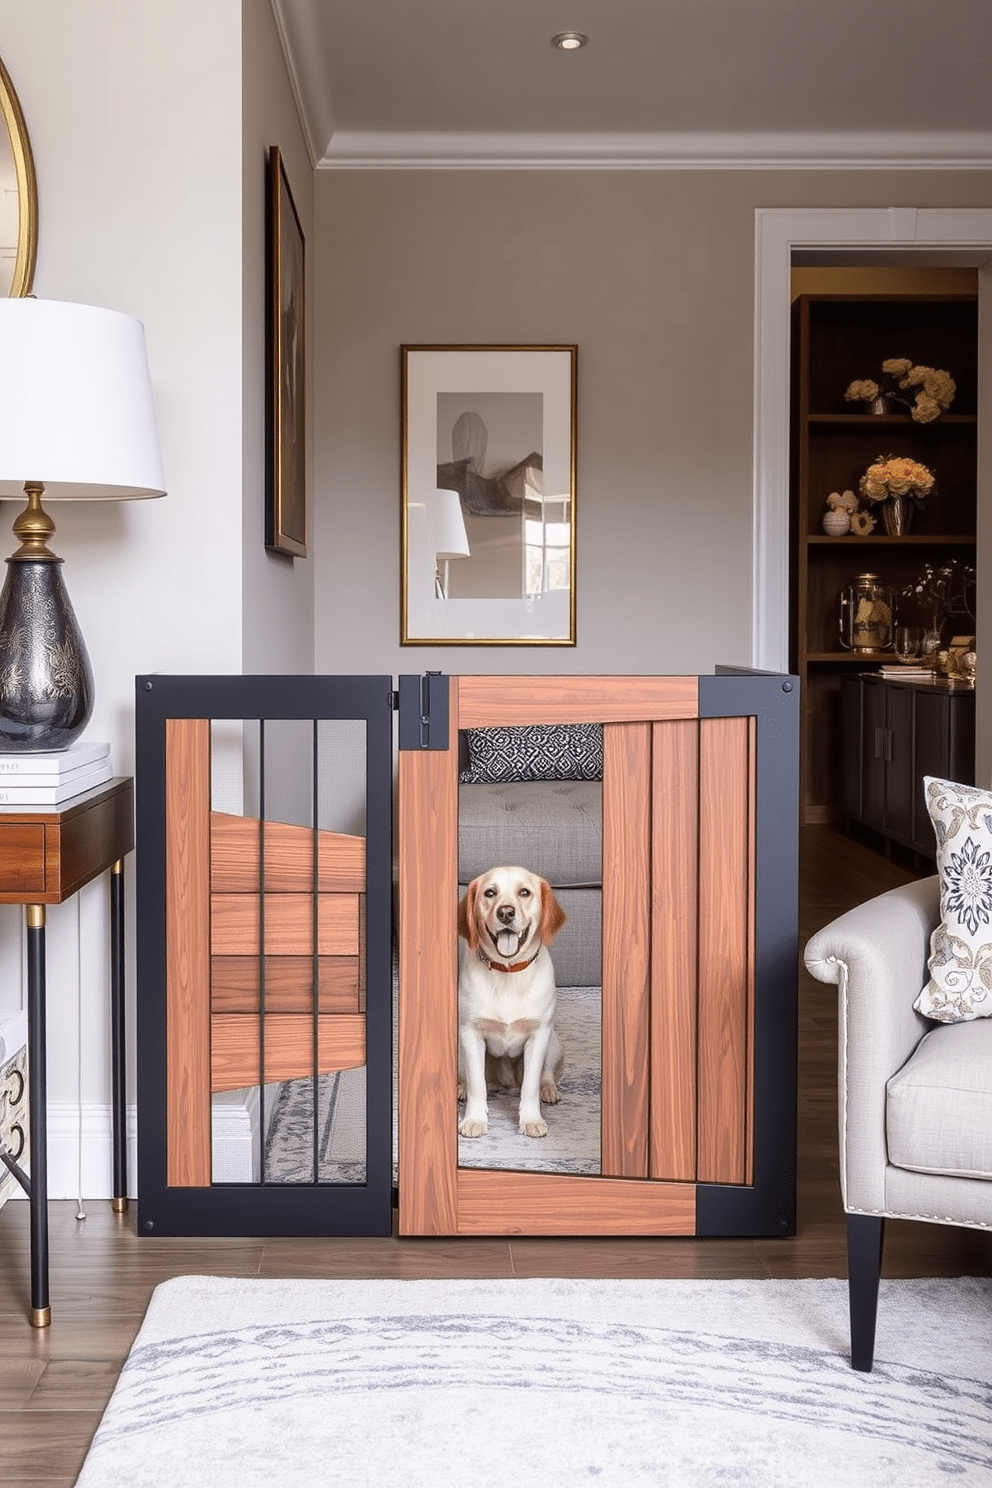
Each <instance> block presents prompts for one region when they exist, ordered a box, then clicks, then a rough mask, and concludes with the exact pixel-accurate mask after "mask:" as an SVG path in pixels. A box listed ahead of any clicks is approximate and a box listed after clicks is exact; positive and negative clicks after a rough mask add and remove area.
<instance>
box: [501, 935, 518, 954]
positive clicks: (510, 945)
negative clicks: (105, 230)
mask: <svg viewBox="0 0 992 1488" xmlns="http://www.w3.org/2000/svg"><path fill="white" fill-rule="evenodd" d="M519 944H520V937H519V935H518V934H517V932H516V931H515V930H501V931H500V932H499V934H498V935H497V937H496V949H497V950H498V951H499V953H500V955H501V956H515V955H516V952H517V946H518V945H519Z"/></svg>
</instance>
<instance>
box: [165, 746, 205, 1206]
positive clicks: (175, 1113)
mask: <svg viewBox="0 0 992 1488" xmlns="http://www.w3.org/2000/svg"><path fill="white" fill-rule="evenodd" d="M165 739H166V755H165V843H166V850H165V860H166V871H165V879H166V889H165V892H166V1060H167V1066H168V1067H167V1072H166V1083H167V1097H166V1104H167V1117H166V1153H167V1166H166V1173H167V1180H166V1181H167V1183H168V1184H169V1186H170V1187H177V1188H198V1187H199V1188H202V1187H206V1186H208V1185H209V1183H210V1176H211V1172H210V1162H211V1151H210V833H209V824H210V721H209V719H206V718H169V719H167V720H166V734H165Z"/></svg>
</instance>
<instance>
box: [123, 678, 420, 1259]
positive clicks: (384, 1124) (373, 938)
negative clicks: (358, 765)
mask: <svg viewBox="0 0 992 1488" xmlns="http://www.w3.org/2000/svg"><path fill="white" fill-rule="evenodd" d="M394 707H395V693H394V690H393V679H392V678H391V677H387V676H363V677H348V676H336V677H307V676H285V677H282V676H276V677H242V676H203V677H171V676H157V675H152V676H145V677H138V678H137V686H136V704H135V736H136V751H137V777H136V781H137V788H136V816H137V844H136V863H137V958H138V961H137V964H138V978H137V984H138V996H139V998H140V1015H139V1017H138V1020H137V1033H138V1126H139V1146H138V1177H139V1184H138V1188H139V1198H138V1233H139V1235H226V1236H238V1235H299V1236H307V1235H388V1234H389V1233H390V1231H391V1228H392V1201H393V1167H392V1106H393V1077H392V1008H391V1002H392V977H391V946H392V933H391V931H392V927H391V902H392V785H393V718H394ZM182 718H206V719H210V720H212V721H213V720H217V721H220V720H235V721H250V720H263V721H265V720H268V721H273V722H280V723H281V722H284V721H285V722H288V721H297V720H304V721H312V722H315V723H316V722H321V721H325V720H336V721H346V720H348V721H351V720H358V721H364V722H365V725H366V728H365V738H366V852H367V870H366V871H367V878H366V941H365V946H366V958H367V959H366V979H367V981H366V985H367V996H366V1073H367V1085H366V1179H365V1182H364V1184H337V1183H334V1184H331V1183H265V1182H258V1183H223V1184H214V1185H211V1186H209V1187H206V1188H192V1187H189V1188H186V1187H183V1188H178V1187H174V1186H170V1185H169V1184H168V1183H167V1181H166V1175H167V1167H166V1158H167V1153H166V1141H167V1121H166V1111H167V1084H166V1082H167V1042H166V1015H167V1013H166V1009H167V1005H166V907H165V906H166V859H165V850H166V841H165V836H166V831H165V820H166V817H165V807H166V801H165V782H166V770H165V765H166V760H165V736H166V727H165V726H166V720H167V719H182Z"/></svg>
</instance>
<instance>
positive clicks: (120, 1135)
mask: <svg viewBox="0 0 992 1488" xmlns="http://www.w3.org/2000/svg"><path fill="white" fill-rule="evenodd" d="M110 1024H111V1074H112V1080H113V1113H114V1198H113V1207H114V1210H115V1211H116V1213H118V1214H123V1213H124V1211H125V1210H126V1209H127V1070H126V1050H125V1046H124V860H123V858H118V860H117V862H116V863H115V864H114V865H113V867H112V868H111V870H110Z"/></svg>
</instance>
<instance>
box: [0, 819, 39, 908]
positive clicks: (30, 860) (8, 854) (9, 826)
mask: <svg viewBox="0 0 992 1488" xmlns="http://www.w3.org/2000/svg"><path fill="white" fill-rule="evenodd" d="M44 892H45V828H44V826H43V825H42V823H41V822H25V823H24V824H23V826H22V825H20V824H19V823H14V822H9V823H5V824H4V825H3V826H0V894H21V893H23V894H43V893H44Z"/></svg>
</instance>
